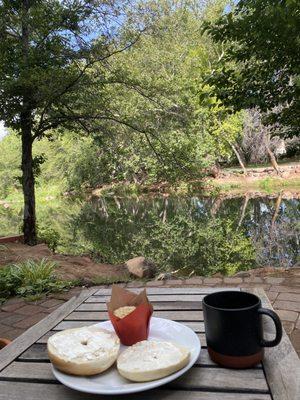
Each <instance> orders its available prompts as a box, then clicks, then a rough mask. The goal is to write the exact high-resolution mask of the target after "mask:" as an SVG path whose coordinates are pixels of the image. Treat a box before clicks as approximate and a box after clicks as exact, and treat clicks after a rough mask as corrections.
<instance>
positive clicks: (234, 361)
mask: <svg viewBox="0 0 300 400" xmlns="http://www.w3.org/2000/svg"><path fill="white" fill-rule="evenodd" d="M207 350H208V353H209V355H210V358H211V359H212V361H214V362H215V363H217V364H220V365H222V366H223V367H227V368H236V369H241V368H250V367H253V366H254V365H256V364H258V363H260V362H261V361H262V359H263V356H264V351H263V349H262V350H261V351H259V352H258V353H255V354H251V356H239V357H238V356H227V355H225V354H221V353H217V352H216V351H214V350H212V349H211V348H210V347H208V348H207Z"/></svg>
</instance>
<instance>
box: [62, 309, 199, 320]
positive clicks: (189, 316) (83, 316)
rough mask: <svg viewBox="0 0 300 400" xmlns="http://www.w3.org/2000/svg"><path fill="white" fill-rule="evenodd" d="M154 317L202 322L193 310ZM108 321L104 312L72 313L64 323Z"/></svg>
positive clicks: (159, 312) (155, 313)
mask: <svg viewBox="0 0 300 400" xmlns="http://www.w3.org/2000/svg"><path fill="white" fill-rule="evenodd" d="M154 315H155V317H158V318H168V319H172V320H173V321H203V312H202V311H195V310H192V311H190V310H184V311H168V310H167V311H155V312H154ZM98 318H99V319H101V320H107V319H109V317H108V313H107V312H106V311H77V310H76V311H73V312H72V313H71V314H69V315H68V316H67V317H66V318H65V321H95V320H97V319H98Z"/></svg>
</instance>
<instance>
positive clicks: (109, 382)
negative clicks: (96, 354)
mask: <svg viewBox="0 0 300 400" xmlns="http://www.w3.org/2000/svg"><path fill="white" fill-rule="evenodd" d="M96 326H99V327H101V328H104V329H107V330H110V331H113V326H112V324H111V322H110V321H105V322H100V323H99V324H97V325H96ZM149 340H167V341H172V342H176V343H178V344H180V345H182V346H185V347H187V348H188V349H189V350H190V353H191V356H190V361H189V363H188V365H187V366H185V367H184V368H182V369H181V370H180V371H177V372H175V373H174V374H172V375H169V376H166V377H165V378H162V379H157V380H156V381H151V382H141V383H134V382H130V381H128V380H127V379H125V378H123V377H122V376H121V375H120V374H119V373H118V371H117V368H116V365H113V366H112V367H111V368H109V369H108V370H107V371H105V372H103V373H102V374H99V375H94V376H89V377H84V376H82V377H81V376H79V377H77V376H73V375H67V374H64V373H63V372H60V371H59V370H58V369H56V368H55V367H53V365H52V371H53V374H54V375H55V377H56V379H58V380H59V381H60V382H61V383H63V384H64V385H66V386H69V387H70V388H72V389H75V390H79V391H81V392H86V393H96V394H127V393H135V392H142V391H144V390H149V389H153V388H155V387H158V386H161V385H164V384H165V383H168V382H171V381H173V380H174V379H176V378H178V377H179V376H181V375H182V374H184V373H185V372H186V371H188V370H189V369H190V368H191V367H192V366H193V364H194V363H195V361H196V360H197V358H198V356H199V353H200V349H201V345H200V341H199V339H198V336H197V335H196V334H195V332H194V331H192V330H191V329H190V328H189V327H187V326H185V325H183V324H180V323H178V322H175V321H171V320H169V319H163V318H156V317H152V318H151V324H150V333H149ZM125 348H126V346H122V345H121V349H120V351H123V350H124V349H125Z"/></svg>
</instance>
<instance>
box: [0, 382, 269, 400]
mask: <svg viewBox="0 0 300 400" xmlns="http://www.w3.org/2000/svg"><path fill="white" fill-rule="evenodd" d="M116 398H117V397H116V396H101V395H93V394H85V393H82V392H77V391H75V390H71V389H69V388H67V387H65V386H63V385H57V384H50V385H49V384H44V383H39V384H38V385H33V384H32V383H29V382H1V390H0V400H24V399H26V400H27V399H28V400H41V399H47V400H116ZM122 398H123V397H120V399H122ZM124 399H125V397H124ZM126 399H130V400H182V399H185V400H271V397H270V395H268V394H248V393H224V392H220V393H217V392H214V393H211V392H206V391H203V392H198V391H184V390H166V389H158V390H149V391H146V392H142V393H136V394H131V395H130V396H126Z"/></svg>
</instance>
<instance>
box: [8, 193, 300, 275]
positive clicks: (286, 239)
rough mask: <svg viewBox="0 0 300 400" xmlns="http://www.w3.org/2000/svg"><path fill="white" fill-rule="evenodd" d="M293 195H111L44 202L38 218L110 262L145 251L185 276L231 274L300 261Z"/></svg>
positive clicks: (75, 246)
mask: <svg viewBox="0 0 300 400" xmlns="http://www.w3.org/2000/svg"><path fill="white" fill-rule="evenodd" d="M290 197H291V196H289V198H285V195H284V194H283V195H282V194H278V195H274V196H265V197H256V196H251V195H248V196H240V197H232V196H231V198H226V197H205V198H204V197H201V196H197V195H194V196H189V197H163V196H160V197H153V196H143V197H136V198H128V197H123V198H121V197H114V196H111V197H105V198H92V199H91V200H90V201H88V202H78V201H77V202H76V203H75V202H70V201H63V202H61V203H60V204H59V206H56V207H54V208H51V206H50V205H44V206H43V207H42V208H39V210H38V216H39V221H41V222H42V225H43V226H44V229H45V231H46V236H47V235H48V236H49V235H50V236H51V234H52V233H53V232H52V230H53V229H54V230H55V231H56V232H58V233H59V236H60V237H59V239H58V242H59V244H58V247H57V250H58V251H61V252H66V253H67V252H68V253H75V254H83V253H85V254H86V253H92V254H93V256H94V257H95V258H96V259H98V260H99V261H103V262H110V263H121V262H124V261H126V260H127V259H129V258H132V257H134V256H139V255H144V256H146V257H148V258H150V259H152V260H154V261H155V262H157V263H158V265H159V266H160V267H161V270H164V271H178V274H179V275H185V276H187V275H190V274H192V273H195V274H203V275H211V274H214V273H216V272H222V273H228V274H231V273H234V272H237V271H242V270H247V269H249V268H253V267H257V266H276V267H293V266H295V265H297V264H299V262H300V200H299V197H300V196H295V198H290ZM2 215H3V214H2ZM19 215H20V214H19ZM11 217H13V215H11ZM15 218H16V216H15ZM18 218H19V217H18ZM16 222H17V221H16V219H15V223H16ZM49 227H50V228H49ZM47 230H48V233H47ZM49 232H50V233H49ZM51 232H52V233H51Z"/></svg>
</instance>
